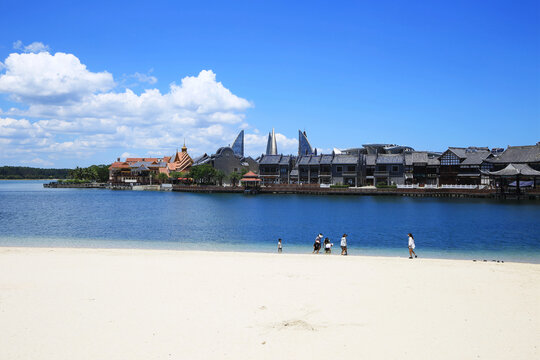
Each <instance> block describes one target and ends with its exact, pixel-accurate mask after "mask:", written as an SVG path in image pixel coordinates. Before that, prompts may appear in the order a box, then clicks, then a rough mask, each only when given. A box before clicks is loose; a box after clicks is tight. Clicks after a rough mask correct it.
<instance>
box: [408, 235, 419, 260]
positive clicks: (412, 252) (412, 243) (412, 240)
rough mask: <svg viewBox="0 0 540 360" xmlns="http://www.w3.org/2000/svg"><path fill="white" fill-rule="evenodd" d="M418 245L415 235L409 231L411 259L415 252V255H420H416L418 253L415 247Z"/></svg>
mask: <svg viewBox="0 0 540 360" xmlns="http://www.w3.org/2000/svg"><path fill="white" fill-rule="evenodd" d="M415 247H416V246H415V245H414V237H413V236H412V234H411V233H409V259H412V256H413V254H414V257H415V258H416V257H418V256H416V253H415V252H414V248H415Z"/></svg>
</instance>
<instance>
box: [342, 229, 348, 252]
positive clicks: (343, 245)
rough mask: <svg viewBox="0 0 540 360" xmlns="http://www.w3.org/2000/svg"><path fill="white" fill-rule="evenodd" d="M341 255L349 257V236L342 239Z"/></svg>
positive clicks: (345, 235)
mask: <svg viewBox="0 0 540 360" xmlns="http://www.w3.org/2000/svg"><path fill="white" fill-rule="evenodd" d="M341 255H347V234H343V236H342V237H341Z"/></svg>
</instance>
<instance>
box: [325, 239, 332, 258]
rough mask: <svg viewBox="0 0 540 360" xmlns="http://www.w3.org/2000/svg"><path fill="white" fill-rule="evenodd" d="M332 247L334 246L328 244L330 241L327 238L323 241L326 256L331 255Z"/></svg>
mask: <svg viewBox="0 0 540 360" xmlns="http://www.w3.org/2000/svg"><path fill="white" fill-rule="evenodd" d="M333 245H334V244H332V243H331V242H330V239H328V238H326V239H324V252H325V253H326V254H330V253H332V246H333Z"/></svg>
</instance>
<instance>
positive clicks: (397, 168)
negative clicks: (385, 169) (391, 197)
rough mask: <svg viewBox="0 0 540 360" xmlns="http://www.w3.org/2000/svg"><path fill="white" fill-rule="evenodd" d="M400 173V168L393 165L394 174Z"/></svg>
mask: <svg viewBox="0 0 540 360" xmlns="http://www.w3.org/2000/svg"><path fill="white" fill-rule="evenodd" d="M398 171H399V166H397V165H392V172H395V173H396V172H398Z"/></svg>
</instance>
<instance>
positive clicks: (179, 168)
mask: <svg viewBox="0 0 540 360" xmlns="http://www.w3.org/2000/svg"><path fill="white" fill-rule="evenodd" d="M191 165H193V160H192V159H191V157H190V156H189V154H188V152H187V147H186V145H185V144H184V146H183V147H182V151H181V152H179V151H178V150H176V153H175V154H174V155H173V156H165V157H163V158H126V160H125V161H120V158H118V159H117V161H115V162H114V163H112V164H111V166H109V182H110V183H114V184H118V183H131V184H137V185H147V184H152V183H155V182H156V181H157V177H158V176H159V174H166V175H167V177H169V176H170V174H171V173H172V172H184V171H189V168H190V167H191Z"/></svg>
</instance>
